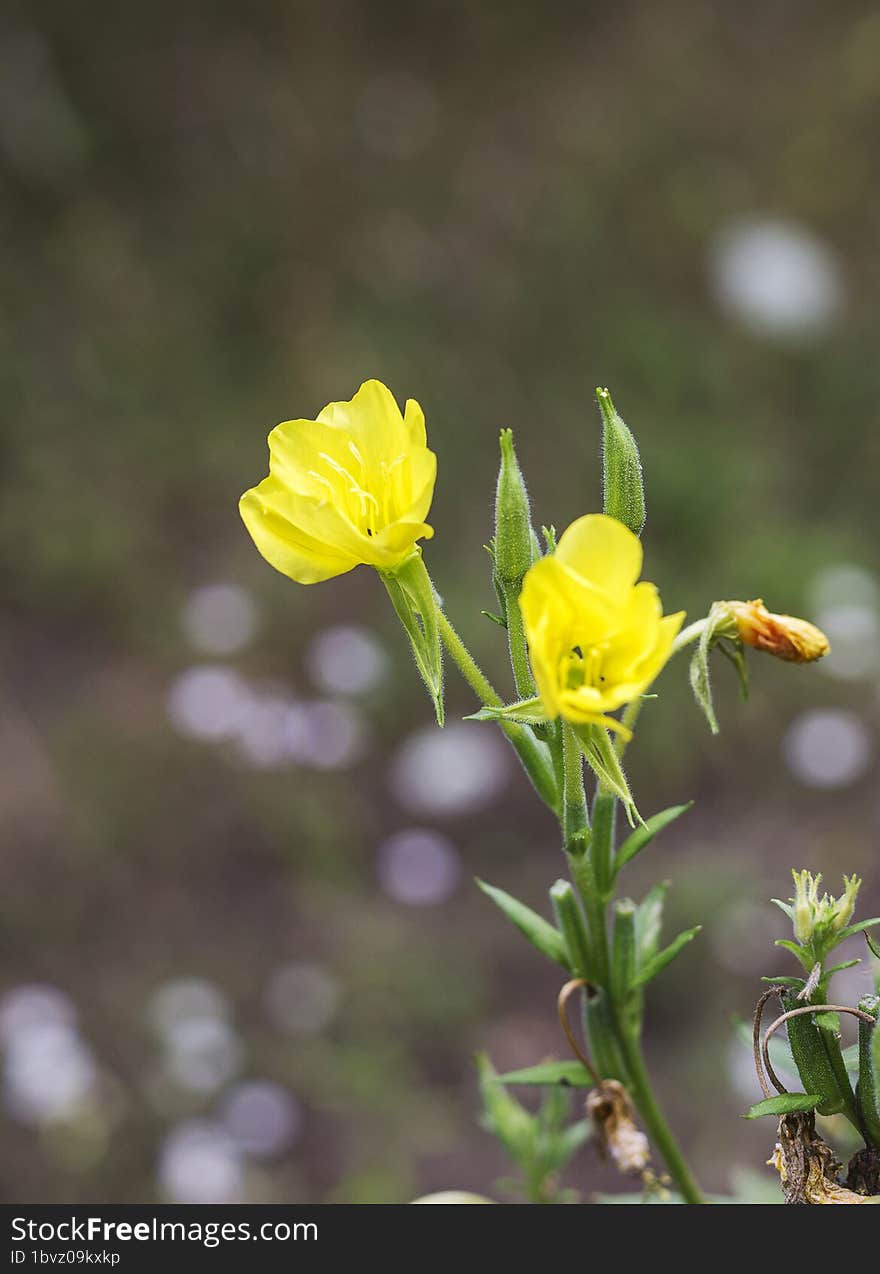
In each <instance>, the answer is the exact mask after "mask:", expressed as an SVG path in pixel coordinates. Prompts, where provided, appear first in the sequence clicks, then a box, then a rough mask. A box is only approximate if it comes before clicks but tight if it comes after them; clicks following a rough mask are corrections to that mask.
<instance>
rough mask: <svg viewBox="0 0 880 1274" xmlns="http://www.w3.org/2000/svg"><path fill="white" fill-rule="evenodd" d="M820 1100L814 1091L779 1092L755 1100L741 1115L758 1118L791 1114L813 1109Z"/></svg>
mask: <svg viewBox="0 0 880 1274" xmlns="http://www.w3.org/2000/svg"><path fill="white" fill-rule="evenodd" d="M821 1101H822V1098H821V1097H817V1096H816V1095H815V1094H814V1093H779V1094H778V1096H776V1097H765V1098H764V1100H763V1101H759V1102H755V1104H754V1106H750V1107H749V1109H748V1110H747V1111H746V1113H745V1115H743V1119H760V1118H761V1116H762V1115H793V1114H795V1113H796V1112H797V1111H803V1110H815V1109H816V1107H817V1106H818V1105H819V1103H820V1102H821Z"/></svg>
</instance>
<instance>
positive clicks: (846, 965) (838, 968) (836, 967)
mask: <svg viewBox="0 0 880 1274" xmlns="http://www.w3.org/2000/svg"><path fill="white" fill-rule="evenodd" d="M861 963H862V962H861V960H859V959H858V957H857V958H856V959H855V960H844V961H843V962H842V963H841V964H832V966H831V968H830V969H826V970H825V977H826V978H830V977H831V975H832V973H842V972H843V970H844V969H854V968H855V967H856V965H857V964H861Z"/></svg>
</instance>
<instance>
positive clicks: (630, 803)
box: [571, 725, 642, 827]
mask: <svg viewBox="0 0 880 1274" xmlns="http://www.w3.org/2000/svg"><path fill="white" fill-rule="evenodd" d="M571 728H572V731H573V733H574V737H575V738H576V739H577V742H578V747H579V748H580V750H581V752H583V754H584V757H585V759H586V762H587V765H589V767H590V769H591V770H592V771H593V773H594V774H595V775H596V778H597V779H598V780H599V783H600V784H601V785H602V786H603V787H605V788H606V789H607V790H608V791H609V792H613V793H614V795H615V796H616V797H617V798H618V800H619V801H620V803H621V805H622V806H623V808H624V810H625V811H626V817H627V820H628V822H629V824H630V826H631V827H632V826H634V825H635V822H636V820H638V821H639V822H642V818H641V815H640V814H639V812H638V810H637V809H636V804H635V801H634V800H633V795H632V792H631V791H630V789H629V783H628V782H627V780H626V775H625V774H624V772H623V767H622V766H621V764H620V758H619V756H618V755H617V753H616V752H615V750H614V744H613V743H612V742H611V739H610V738H609V735H608V731H607V730H606V729H605V727H604V726H601V725H573V726H572V727H571Z"/></svg>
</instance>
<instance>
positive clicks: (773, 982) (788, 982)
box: [761, 978, 804, 991]
mask: <svg viewBox="0 0 880 1274" xmlns="http://www.w3.org/2000/svg"><path fill="white" fill-rule="evenodd" d="M761 981H762V982H767V983H769V985H770V986H794V987H797V989H798V990H799V991H800V990H802V989H803V986H804V980H803V978H761Z"/></svg>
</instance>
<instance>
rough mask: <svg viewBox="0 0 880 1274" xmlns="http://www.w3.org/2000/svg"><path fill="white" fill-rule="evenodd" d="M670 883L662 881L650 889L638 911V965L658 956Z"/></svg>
mask: <svg viewBox="0 0 880 1274" xmlns="http://www.w3.org/2000/svg"><path fill="white" fill-rule="evenodd" d="M668 888H669V881H668V880H662V881H660V883H659V884H658V885H654V887H653V889H649V890H648V892H647V893H646V894H645V897H644V898H643V899H642V901H641V902H640V903H639V906H638V910H637V911H636V963H637V966H638V967H639V968H642V966H643V965H646V964H647V963H648V961H649V960H652V959H653V958H654V956H655V955H656V954H657V948H658V947H659V945H660V929H661V926H662V924H663V903H664V900H665V898H666V891H667V889H668Z"/></svg>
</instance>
